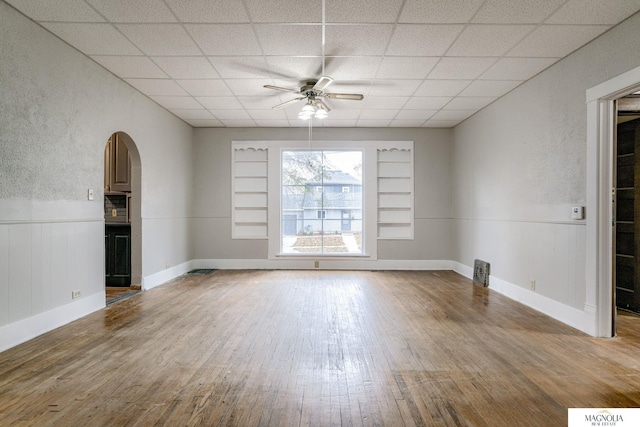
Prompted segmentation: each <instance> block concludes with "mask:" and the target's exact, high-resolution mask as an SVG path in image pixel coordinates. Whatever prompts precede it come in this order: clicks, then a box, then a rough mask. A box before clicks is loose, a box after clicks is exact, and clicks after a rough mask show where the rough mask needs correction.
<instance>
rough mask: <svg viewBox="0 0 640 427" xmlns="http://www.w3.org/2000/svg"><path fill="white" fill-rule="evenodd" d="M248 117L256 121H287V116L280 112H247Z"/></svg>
mask: <svg viewBox="0 0 640 427" xmlns="http://www.w3.org/2000/svg"><path fill="white" fill-rule="evenodd" d="M249 115H250V116H251V118H252V119H254V120H256V121H258V120H262V121H266V120H287V115H286V114H285V113H284V111H282V110H249Z"/></svg>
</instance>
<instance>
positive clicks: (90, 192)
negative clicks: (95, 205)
mask: <svg viewBox="0 0 640 427" xmlns="http://www.w3.org/2000/svg"><path fill="white" fill-rule="evenodd" d="M87 199H89V200H93V188H89V189H88V190H87Z"/></svg>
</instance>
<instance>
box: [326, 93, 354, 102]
mask: <svg viewBox="0 0 640 427" xmlns="http://www.w3.org/2000/svg"><path fill="white" fill-rule="evenodd" d="M324 96H325V97H327V98H330V99H351V100H354V101H361V100H362V99H364V95H361V94H359V93H325V94H324Z"/></svg>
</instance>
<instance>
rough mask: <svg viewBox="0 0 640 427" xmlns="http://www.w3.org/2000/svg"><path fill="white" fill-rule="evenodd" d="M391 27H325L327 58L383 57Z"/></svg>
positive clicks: (384, 25) (385, 25)
mask: <svg viewBox="0 0 640 427" xmlns="http://www.w3.org/2000/svg"><path fill="white" fill-rule="evenodd" d="M392 31H393V25H387V24H379V25H327V27H326V47H325V54H326V55H327V56H355V55H383V54H384V50H385V46H387V44H388V43H389V39H390V38H391V33H392Z"/></svg>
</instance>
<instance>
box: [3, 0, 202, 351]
mask: <svg viewBox="0 0 640 427" xmlns="http://www.w3.org/2000/svg"><path fill="white" fill-rule="evenodd" d="M0 57H1V58H2V59H1V60H0V327H1V326H2V325H7V324H11V323H13V322H16V321H19V320H24V319H28V318H31V317H34V316H37V315H39V314H42V313H45V312H49V311H51V310H55V309H56V308H60V307H65V310H66V311H73V309H74V308H73V307H74V305H76V304H83V302H82V301H83V300H85V299H91V298H92V297H93V296H96V295H97V296H98V297H99V296H100V295H102V305H103V306H104V297H103V296H104V225H103V224H104V217H103V159H104V157H103V156H104V148H105V144H106V141H107V139H108V138H109V136H110V135H111V134H112V133H113V132H115V131H123V132H126V133H127V134H128V135H129V136H131V138H132V139H133V141H134V142H135V144H136V147H137V150H138V152H139V155H140V160H141V174H142V178H141V194H142V200H141V212H142V213H141V215H142V224H141V228H142V253H143V259H142V276H143V277H144V276H149V275H152V274H155V273H157V272H159V271H162V270H164V269H165V268H166V266H167V265H170V266H174V265H178V264H181V263H184V262H186V261H188V260H190V259H191V258H192V253H191V248H190V245H189V236H188V229H189V226H190V223H189V221H190V217H191V201H192V184H193V176H192V173H191V164H192V150H191V140H192V128H191V127H190V126H189V125H187V124H185V123H184V122H182V121H181V120H179V119H177V118H176V117H174V116H173V115H171V114H169V113H168V112H167V111H166V110H164V109H162V108H160V107H159V106H158V105H156V104H155V103H153V102H152V101H150V100H149V99H148V98H146V97H145V96H143V95H141V94H140V93H139V92H137V91H136V90H134V89H133V88H131V87H130V86H129V85H127V84H125V83H123V82H122V81H121V80H119V79H117V78H116V77H114V76H113V75H112V74H110V73H109V72H108V71H106V70H105V69H103V68H102V67H100V66H99V65H98V64H96V63H94V62H93V61H91V60H90V59H88V58H87V57H85V56H84V55H82V54H80V53H79V52H77V51H76V50H75V49H73V48H71V47H70V46H68V45H67V44H66V43H64V42H62V41H60V40H59V39H58V38H56V37H54V36H53V35H51V34H50V33H48V32H47V31H46V30H44V29H42V28H41V27H39V26H38V25H36V24H34V23H33V22H32V21H31V20H29V19H27V18H25V17H24V16H23V15H21V14H19V13H17V12H16V11H15V10H14V9H13V8H11V7H10V6H8V5H7V4H6V3H4V2H0ZM89 188H91V189H94V195H95V199H94V200H93V201H89V200H88V198H87V190H88V189H89ZM72 290H81V292H82V298H80V299H79V300H78V299H76V300H73V301H72V299H71V291H72ZM94 300H95V298H94ZM52 323H54V324H55V319H54V321H53V322H52ZM24 333H25V334H26V333H27V332H24ZM0 335H2V334H0ZM0 338H1V336H0ZM0 341H1V340H0ZM1 344H2V343H1V342H0V347H1Z"/></svg>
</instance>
